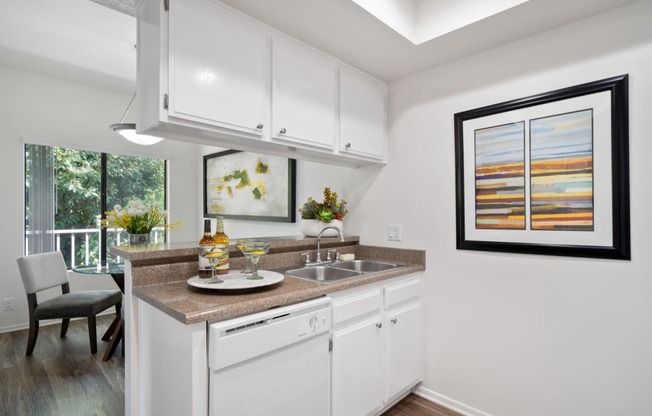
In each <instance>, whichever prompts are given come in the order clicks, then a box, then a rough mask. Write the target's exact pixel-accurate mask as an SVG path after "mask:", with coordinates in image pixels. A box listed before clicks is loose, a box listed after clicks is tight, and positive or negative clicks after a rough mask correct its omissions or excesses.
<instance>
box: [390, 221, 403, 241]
mask: <svg viewBox="0 0 652 416" xmlns="http://www.w3.org/2000/svg"><path fill="white" fill-rule="evenodd" d="M387 241H401V226H400V225H391V224H390V225H388V226H387Z"/></svg>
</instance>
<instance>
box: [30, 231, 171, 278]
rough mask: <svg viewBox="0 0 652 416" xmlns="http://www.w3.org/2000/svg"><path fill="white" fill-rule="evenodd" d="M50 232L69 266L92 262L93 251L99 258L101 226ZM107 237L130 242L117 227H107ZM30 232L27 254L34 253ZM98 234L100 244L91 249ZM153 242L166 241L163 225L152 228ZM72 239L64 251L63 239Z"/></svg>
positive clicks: (120, 242)
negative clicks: (93, 239)
mask: <svg viewBox="0 0 652 416" xmlns="http://www.w3.org/2000/svg"><path fill="white" fill-rule="evenodd" d="M47 233H48V234H54V236H55V240H54V243H55V250H57V251H61V252H62V253H63V256H64V258H66V259H69V264H68V266H69V268H73V267H75V266H77V265H79V264H89V263H91V258H92V257H93V256H92V253H94V254H95V256H94V257H95V258H99V252H100V251H101V248H102V247H101V244H102V241H101V240H100V238H99V234H100V229H99V228H86V229H69V230H48V231H47ZM106 233H107V235H106V239H107V241H114V242H115V244H111V245H116V246H121V245H127V244H129V233H127V232H126V231H124V230H122V229H116V228H107V229H106ZM30 234H31V233H30V232H29V231H27V233H26V235H25V253H26V255H29V254H32V253H29V252H28V251H29V249H28V247H29V236H30ZM94 234H97V240H98V246H97V249H93V250H91V244H90V243H91V236H92V235H94ZM152 237H153V240H152V242H153V243H158V242H162V241H165V229H164V228H163V227H156V228H154V229H153V230H152ZM67 238H69V239H70V247H69V248H66V251H67V253H66V252H63V251H62V239H63V240H64V241H65V239H67ZM80 245H81V246H82V247H83V261H81V262H80V261H79V260H78V249H79V246H80Z"/></svg>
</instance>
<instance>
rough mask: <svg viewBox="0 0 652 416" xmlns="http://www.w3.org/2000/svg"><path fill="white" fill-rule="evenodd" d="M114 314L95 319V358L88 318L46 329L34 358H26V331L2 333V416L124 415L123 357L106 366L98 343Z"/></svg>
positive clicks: (0, 352)
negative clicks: (64, 328)
mask: <svg viewBox="0 0 652 416" xmlns="http://www.w3.org/2000/svg"><path fill="white" fill-rule="evenodd" d="M114 317H115V315H103V316H98V317H97V338H98V342H97V350H98V351H97V354H95V355H91V350H90V345H89V341H88V329H87V328H88V327H87V323H86V320H85V319H82V320H76V321H71V322H70V327H69V328H68V333H67V335H66V337H65V338H60V337H59V331H60V330H61V325H47V326H42V327H41V328H40V330H39V335H38V339H37V341H36V348H35V349H34V354H33V355H31V356H29V357H27V356H25V349H26V346H27V330H23V331H15V332H10V333H5V334H0V415H7V416H10V415H11V416H23V415H25V416H27V415H30V416H31V415H34V416H59V415H61V416H77V415H79V416H91V415H96V416H120V415H124V374H125V373H124V357H122V354H120V353H119V351H120V348H118V351H117V352H116V353H115V354H114V356H113V358H111V359H110V360H109V361H107V362H103V361H102V355H103V354H104V351H105V350H106V348H107V346H108V343H106V342H102V341H100V340H99V339H100V338H101V336H102V335H103V334H104V331H105V330H106V329H107V328H108V327H109V325H110V324H111V321H112V320H113V318H114Z"/></svg>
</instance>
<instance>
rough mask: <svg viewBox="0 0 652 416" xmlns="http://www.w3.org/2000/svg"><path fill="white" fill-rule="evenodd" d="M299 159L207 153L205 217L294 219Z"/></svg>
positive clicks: (285, 220)
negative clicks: (297, 160) (297, 162)
mask: <svg viewBox="0 0 652 416" xmlns="http://www.w3.org/2000/svg"><path fill="white" fill-rule="evenodd" d="M295 189H296V161H295V160H294V159H288V158H285V157H279V156H270V155H263V154H259V153H250V152H241V151H238V150H227V151H224V152H219V153H213V154H210V155H206V156H204V217H216V216H222V217H224V218H233V219H240V220H254V221H277V222H294V221H295V219H296V209H295Z"/></svg>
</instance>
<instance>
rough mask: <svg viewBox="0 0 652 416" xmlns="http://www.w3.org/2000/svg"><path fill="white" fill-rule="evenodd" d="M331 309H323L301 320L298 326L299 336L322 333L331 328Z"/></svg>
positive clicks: (304, 336)
mask: <svg viewBox="0 0 652 416" xmlns="http://www.w3.org/2000/svg"><path fill="white" fill-rule="evenodd" d="M330 316H331V310H330V308H328V309H321V310H319V311H317V312H313V313H312V314H308V315H306V316H305V319H302V320H301V321H299V325H298V328H297V337H298V338H306V337H308V336H310V335H313V334H321V333H322V332H324V331H328V330H330V328H331V321H330Z"/></svg>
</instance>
